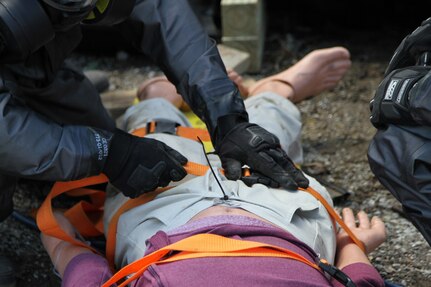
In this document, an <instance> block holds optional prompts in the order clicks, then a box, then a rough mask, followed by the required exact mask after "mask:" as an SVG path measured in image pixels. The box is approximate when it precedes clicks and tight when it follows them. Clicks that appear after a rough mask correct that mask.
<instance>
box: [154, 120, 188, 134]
mask: <svg viewBox="0 0 431 287" xmlns="http://www.w3.org/2000/svg"><path fill="white" fill-rule="evenodd" d="M179 126H180V124H178V123H176V122H173V121H169V120H157V121H152V122H149V123H147V134H153V133H164V134H170V135H175V134H177V127H179Z"/></svg>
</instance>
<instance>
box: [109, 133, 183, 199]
mask: <svg viewBox="0 0 431 287" xmlns="http://www.w3.org/2000/svg"><path fill="white" fill-rule="evenodd" d="M186 163H187V158H185V157H184V156H183V155H181V154H180V153H179V152H177V151H175V150H173V149H172V148H170V147H169V146H167V145H166V144H164V143H162V142H160V141H157V140H154V139H149V138H140V137H136V136H133V135H131V134H129V133H126V132H124V131H121V130H116V131H115V133H114V136H113V137H112V139H111V142H110V145H109V151H108V157H107V159H106V162H105V165H104V168H103V170H102V171H103V173H104V174H105V175H106V176H107V177H108V178H109V180H110V182H111V183H112V185H114V186H115V187H116V188H118V189H119V190H120V191H121V192H123V194H124V195H125V196H128V197H131V198H135V197H137V196H139V195H141V194H142V193H144V192H149V191H153V190H155V189H156V188H157V187H164V186H167V185H168V184H169V182H171V181H179V180H181V179H183V178H184V177H185V176H186V175H187V173H186V171H185V169H184V168H183V167H182V165H184V164H186Z"/></svg>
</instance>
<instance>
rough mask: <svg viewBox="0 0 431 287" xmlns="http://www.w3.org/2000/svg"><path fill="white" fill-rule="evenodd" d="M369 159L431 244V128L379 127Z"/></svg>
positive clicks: (379, 176)
mask: <svg viewBox="0 0 431 287" xmlns="http://www.w3.org/2000/svg"><path fill="white" fill-rule="evenodd" d="M368 162H369V164H370V167H371V170H372V172H373V173H374V175H375V176H376V177H377V179H378V180H379V181H380V183H382V185H383V186H384V187H386V188H387V189H388V190H389V191H390V192H391V193H392V195H393V196H395V198H396V199H398V201H400V202H401V204H402V206H403V209H404V211H405V212H406V214H407V215H408V217H409V218H410V220H411V221H412V223H413V224H414V225H415V226H416V228H417V229H418V230H419V231H420V232H421V233H422V235H423V236H424V237H425V239H426V240H427V241H428V243H429V244H431V193H430V190H431V127H426V126H398V125H389V126H388V127H387V128H386V129H380V130H378V131H377V133H376V135H375V136H374V138H373V139H372V141H371V143H370V146H369V148H368Z"/></svg>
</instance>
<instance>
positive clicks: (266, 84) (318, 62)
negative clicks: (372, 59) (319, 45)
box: [249, 47, 351, 103]
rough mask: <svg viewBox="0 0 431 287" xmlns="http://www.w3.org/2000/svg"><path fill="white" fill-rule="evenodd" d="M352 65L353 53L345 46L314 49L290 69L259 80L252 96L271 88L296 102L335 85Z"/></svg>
mask: <svg viewBox="0 0 431 287" xmlns="http://www.w3.org/2000/svg"><path fill="white" fill-rule="evenodd" d="M350 66H351V61H350V53H349V51H348V50H347V49H345V48H343V47H333V48H327V49H319V50H315V51H313V52H311V53H309V54H307V55H306V56H305V57H304V58H302V59H301V60H300V61H299V62H298V63H296V64H295V65H293V66H292V67H290V68H289V69H287V70H284V71H282V72H281V73H278V74H276V75H273V76H270V77H267V78H264V79H262V80H260V81H258V82H256V83H255V84H254V85H253V86H251V87H250V89H249V96H253V95H256V94H259V93H262V92H268V91H270V92H274V93H276V94H279V95H281V96H283V97H285V98H288V99H289V100H291V101H292V102H294V103H297V102H300V101H302V100H305V99H307V98H309V97H312V96H315V95H317V94H319V93H321V92H323V91H325V90H329V89H331V88H333V87H335V86H336V85H337V83H338V82H339V81H340V80H341V79H342V78H343V76H344V75H345V74H346V72H347V70H348V69H349V68H350Z"/></svg>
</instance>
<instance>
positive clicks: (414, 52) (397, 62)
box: [385, 18, 431, 76]
mask: <svg viewBox="0 0 431 287" xmlns="http://www.w3.org/2000/svg"><path fill="white" fill-rule="evenodd" d="M428 51H431V18H428V19H426V20H425V21H423V22H422V24H421V26H419V27H418V28H416V30H414V31H413V32H412V33H411V34H409V35H407V36H406V37H405V38H404V39H403V40H402V42H401V44H400V45H399V46H398V47H397V49H396V50H395V53H394V55H393V56H392V59H391V61H390V62H389V65H388V67H387V68H386V72H385V76H387V75H389V73H391V72H392V71H393V70H396V69H399V68H404V67H408V66H413V65H415V64H416V62H417V61H418V58H419V57H420V55H422V53H423V52H428Z"/></svg>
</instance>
